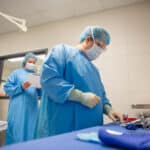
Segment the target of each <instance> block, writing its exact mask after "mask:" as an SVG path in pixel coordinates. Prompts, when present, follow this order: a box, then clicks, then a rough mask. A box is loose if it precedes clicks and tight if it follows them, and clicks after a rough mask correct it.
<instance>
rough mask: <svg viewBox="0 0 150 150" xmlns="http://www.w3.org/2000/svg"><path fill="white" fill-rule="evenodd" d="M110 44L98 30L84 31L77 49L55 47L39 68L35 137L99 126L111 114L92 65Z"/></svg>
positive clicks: (117, 116) (96, 72) (116, 117)
mask: <svg viewBox="0 0 150 150" xmlns="http://www.w3.org/2000/svg"><path fill="white" fill-rule="evenodd" d="M109 43H110V36H109V33H108V32H107V31H106V30H105V29H103V28H100V27H99V26H89V27H87V28H86V29H85V30H84V31H83V33H82V34H81V37H80V43H79V45H78V46H77V47H72V46H69V45H63V44H61V45H57V46H56V47H53V48H52V49H51V51H50V53H49V54H48V56H47V58H46V60H45V62H44V64H43V68H42V74H41V84H42V88H43V89H42V90H43V96H42V102H41V108H40V115H39V121H38V128H37V137H44V136H51V135H56V134H60V133H65V132H70V131H73V130H78V129H83V128H88V127H92V126H97V125H102V124H103V113H105V114H107V115H108V116H109V117H110V118H111V119H112V120H115V119H120V118H121V117H120V115H119V114H118V113H116V112H115V111H113V109H112V106H111V104H110V102H109V100H108V99H107V97H106V93H105V90H104V87H103V83H102V81H101V77H100V74H99V72H98V70H97V68H96V67H95V66H94V64H92V60H95V59H96V58H97V57H98V56H99V55H100V54H101V53H102V52H103V51H105V49H106V46H107V45H108V44H109Z"/></svg>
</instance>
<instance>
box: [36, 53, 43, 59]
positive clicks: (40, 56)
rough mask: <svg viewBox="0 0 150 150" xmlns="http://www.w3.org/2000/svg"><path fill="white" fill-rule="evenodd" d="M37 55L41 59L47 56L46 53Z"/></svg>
mask: <svg viewBox="0 0 150 150" xmlns="http://www.w3.org/2000/svg"><path fill="white" fill-rule="evenodd" d="M37 57H38V58H39V59H44V58H45V54H43V55H37Z"/></svg>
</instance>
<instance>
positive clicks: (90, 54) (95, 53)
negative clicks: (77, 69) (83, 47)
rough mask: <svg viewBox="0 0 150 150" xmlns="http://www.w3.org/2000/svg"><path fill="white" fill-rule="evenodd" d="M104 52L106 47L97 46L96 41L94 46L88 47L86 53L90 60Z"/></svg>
mask: <svg viewBox="0 0 150 150" xmlns="http://www.w3.org/2000/svg"><path fill="white" fill-rule="evenodd" d="M103 52H104V49H103V48H101V47H99V46H97V45H96V44H95V43H94V45H93V46H92V48H90V49H88V50H87V52H86V55H87V57H88V59H89V60H90V61H92V60H95V59H96V58H97V57H98V56H100V55H101V54H102V53H103Z"/></svg>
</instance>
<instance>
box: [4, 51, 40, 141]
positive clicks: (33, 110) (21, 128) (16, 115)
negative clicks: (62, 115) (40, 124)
mask: <svg viewBox="0 0 150 150" xmlns="http://www.w3.org/2000/svg"><path fill="white" fill-rule="evenodd" d="M36 61H37V58H36V56H35V55H34V54H33V53H28V54H27V55H26V56H25V57H24V60H23V63H22V66H23V67H22V68H21V69H17V70H15V71H13V72H12V73H11V75H10V76H9V77H8V80H7V82H6V84H5V85H4V90H5V92H6V94H7V95H8V96H9V97H10V101H9V108H8V118H7V120H8V129H7V132H6V144H13V143H17V142H22V141H27V140H31V139H33V136H34V130H35V123H36V119H37V110H38V105H37V104H38V95H40V92H41V91H40V89H36V88H34V87H32V86H31V84H30V83H29V82H28V79H27V78H28V74H29V73H34V72H35V69H36V66H35V63H36Z"/></svg>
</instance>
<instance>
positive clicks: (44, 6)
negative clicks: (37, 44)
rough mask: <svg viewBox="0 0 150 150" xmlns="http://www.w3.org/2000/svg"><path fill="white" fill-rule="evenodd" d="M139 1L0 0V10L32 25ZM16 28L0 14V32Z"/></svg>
mask: <svg viewBox="0 0 150 150" xmlns="http://www.w3.org/2000/svg"><path fill="white" fill-rule="evenodd" d="M140 1H143V0H0V12H3V13H6V14H8V15H11V16H15V17H19V18H24V19H26V20H27V26H28V27H32V26H37V25H40V24H45V23H47V22H51V21H57V20H62V19H65V18H70V17H75V16H81V15H86V14H90V13H94V12H96V11H101V10H105V9H110V8H116V7H120V6H126V5H129V4H133V3H137V2H140ZM17 30H19V29H18V28H17V27H16V26H15V25H14V24H12V23H11V22H9V21H8V20H6V19H4V18H3V17H2V16H0V34H5V33H8V32H13V31H17Z"/></svg>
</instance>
